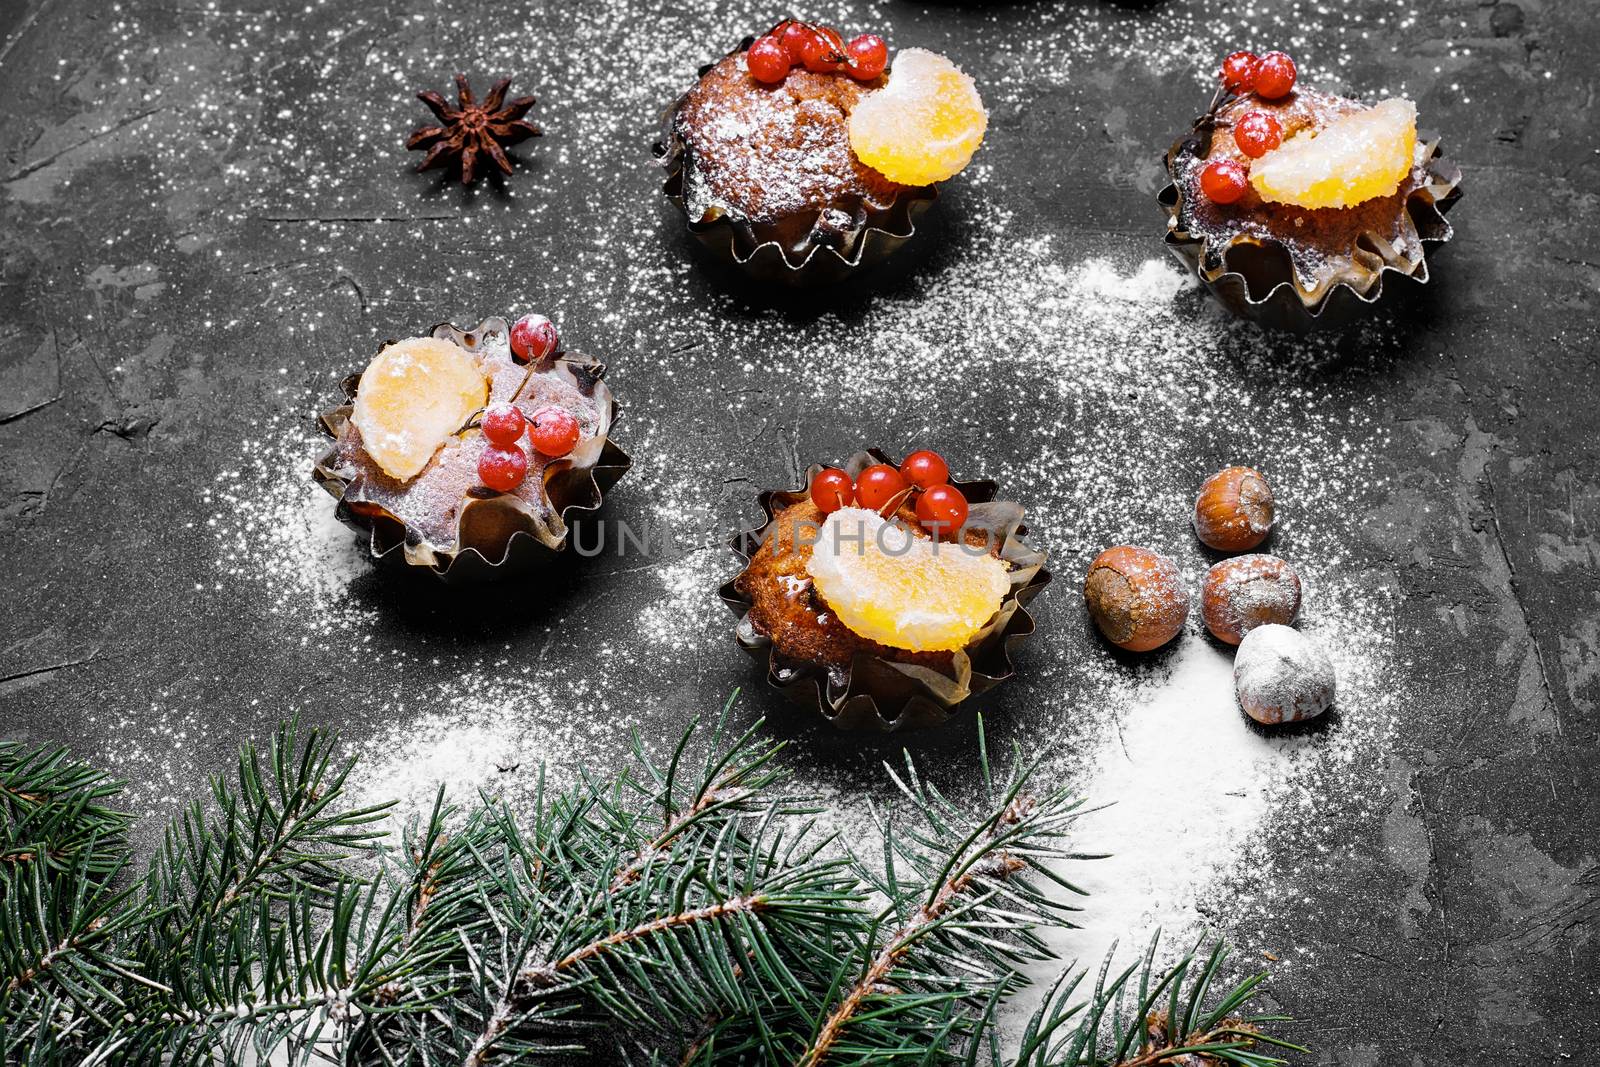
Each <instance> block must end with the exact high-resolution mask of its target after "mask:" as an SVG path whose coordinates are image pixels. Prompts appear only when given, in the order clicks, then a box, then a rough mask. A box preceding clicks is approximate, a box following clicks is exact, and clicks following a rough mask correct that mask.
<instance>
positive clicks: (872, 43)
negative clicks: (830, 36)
mask: <svg viewBox="0 0 1600 1067" xmlns="http://www.w3.org/2000/svg"><path fill="white" fill-rule="evenodd" d="M844 53H845V55H847V56H849V57H850V77H852V78H854V79H855V80H856V81H858V82H869V81H871V80H872V79H874V78H876V77H877V76H878V75H880V74H882V73H883V68H884V67H887V66H888V65H889V46H888V45H887V44H885V43H884V41H883V38H882V37H879V36H878V35H877V34H875V33H863V34H862V35H861V36H860V37H857V38H856V39H855V40H853V41H851V42H850V43H849V44H848V45H846V46H845V49H844Z"/></svg>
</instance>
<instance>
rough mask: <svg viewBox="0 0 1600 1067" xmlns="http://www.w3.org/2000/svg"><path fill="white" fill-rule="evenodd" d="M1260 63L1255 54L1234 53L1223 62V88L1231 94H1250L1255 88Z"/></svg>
mask: <svg viewBox="0 0 1600 1067" xmlns="http://www.w3.org/2000/svg"><path fill="white" fill-rule="evenodd" d="M1260 62H1261V60H1260V58H1259V57H1257V55H1256V54H1255V53H1254V52H1235V53H1233V55H1231V56H1229V57H1228V58H1227V59H1224V60H1223V61H1222V87H1223V88H1224V89H1226V90H1228V92H1230V93H1248V92H1249V91H1250V90H1251V89H1252V88H1254V87H1255V83H1256V67H1257V65H1259V64H1260Z"/></svg>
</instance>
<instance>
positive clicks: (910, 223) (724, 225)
mask: <svg viewBox="0 0 1600 1067" xmlns="http://www.w3.org/2000/svg"><path fill="white" fill-rule="evenodd" d="M754 41H755V38H754V37H746V38H745V39H744V40H742V41H740V42H739V44H738V46H737V47H735V48H734V49H733V50H731V51H730V52H728V53H727V54H726V55H724V56H722V57H721V59H718V60H716V61H715V62H711V63H707V64H705V65H704V66H702V67H701V68H700V69H699V70H698V71H696V72H695V80H696V81H697V82H698V81H699V80H700V79H701V78H704V77H705V76H706V74H707V73H709V72H710V71H711V69H712V68H713V67H715V66H716V65H717V63H719V62H721V61H722V59H726V58H728V56H734V55H738V54H739V53H740V52H743V51H744V50H745V49H747V48H749V47H750V45H751V44H752V43H753V42H754ZM687 96H688V92H687V91H685V92H684V93H683V94H681V95H680V96H679V97H678V98H677V99H676V100H674V101H673V102H672V106H670V107H669V108H667V110H666V111H665V112H664V113H663V114H662V116H661V132H660V135H659V138H658V139H657V141H656V143H655V145H654V146H652V150H653V151H654V153H655V156H656V162H657V163H659V164H660V165H661V167H662V168H663V169H664V170H665V171H666V172H667V179H666V182H665V183H664V184H663V185H662V187H661V191H662V192H664V193H665V194H666V195H667V198H668V199H669V200H671V201H672V202H673V203H674V204H676V205H678V209H679V210H680V211H682V212H683V214H684V217H685V218H686V219H688V224H687V225H688V230H689V235H690V236H691V237H693V238H694V239H695V240H696V241H697V242H698V243H699V244H700V245H701V247H702V248H704V249H705V250H706V252H707V254H708V255H709V256H710V257H711V259H712V260H713V261H714V262H716V263H718V264H721V265H723V266H726V267H730V268H732V269H734V270H736V271H739V272H740V273H743V274H745V275H748V276H749V277H751V278H753V279H755V280H756V281H760V282H766V283H772V284H777V285H785V286H793V287H796V288H811V287H815V286H822V285H832V284H835V283H837V282H841V281H844V280H845V279H847V278H850V277H852V276H853V275H855V274H856V273H857V272H859V271H863V270H869V269H871V268H873V267H876V266H878V265H880V264H882V263H884V262H887V261H888V259H889V258H890V257H891V256H893V255H894V254H895V253H896V252H898V251H899V250H900V249H901V248H903V247H904V246H905V244H906V242H908V241H910V240H911V238H912V237H914V236H916V232H917V225H916V224H917V220H918V219H920V218H921V217H922V215H923V213H925V212H926V211H927V210H928V208H930V207H932V206H933V203H934V201H936V200H938V199H939V190H938V188H937V187H936V186H932V185H923V186H917V187H912V188H907V189H906V190H905V191H903V192H902V193H901V194H900V195H899V196H897V197H895V199H894V202H893V203H891V204H890V205H889V206H888V207H886V208H882V209H876V210H872V209H869V210H866V211H865V212H863V214H864V218H863V219H857V220H856V224H855V225H853V226H850V227H847V228H845V229H843V230H841V231H840V232H839V233H838V234H836V235H835V237H834V238H833V240H831V241H828V242H824V241H821V240H818V239H816V235H815V231H814V230H813V229H812V228H811V227H810V226H809V225H808V226H803V227H800V228H799V231H800V232H799V233H795V232H794V231H795V229H796V228H795V227H794V226H793V225H792V224H791V225H785V224H784V221H780V222H772V223H769V222H751V221H749V220H747V219H744V218H741V217H739V216H738V215H735V214H732V213H729V212H725V211H721V210H718V209H717V208H715V207H713V208H710V209H708V210H707V211H705V212H704V213H703V214H702V215H701V217H700V218H693V217H691V216H690V213H689V204H688V200H687V198H686V197H685V196H684V190H683V186H684V180H683V172H684V161H685V157H686V155H687V154H688V151H689V148H688V146H687V145H686V144H684V142H683V138H681V137H679V136H678V133H677V129H676V122H675V120H676V118H677V114H678V109H679V108H680V107H682V106H683V102H684V100H685V99H686V98H687Z"/></svg>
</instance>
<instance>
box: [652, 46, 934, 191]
mask: <svg viewBox="0 0 1600 1067" xmlns="http://www.w3.org/2000/svg"><path fill="white" fill-rule="evenodd" d="M882 83H883V82H882V79H881V78H880V79H879V80H878V81H875V82H869V83H865V84H863V83H860V82H857V81H855V80H854V79H852V78H850V77H848V76H847V75H843V74H816V73H813V72H812V71H809V70H805V69H804V68H800V67H796V68H795V69H794V70H791V71H790V72H789V75H788V77H786V78H784V80H783V81H782V82H780V83H779V84H777V85H763V84H761V83H760V82H757V81H756V80H755V79H754V78H752V77H751V76H750V74H749V72H748V71H747V70H746V69H745V60H744V53H743V52H736V53H734V54H733V55H731V56H728V57H726V58H725V59H723V60H722V61H721V62H720V63H718V64H716V66H714V67H712V68H711V70H709V71H707V72H706V74H705V76H704V77H702V78H701V79H700V81H699V83H698V84H696V85H695V86H694V88H692V89H690V90H689V92H688V94H687V96H686V97H685V98H684V100H683V102H682V103H681V104H680V105H679V107H678V111H677V114H676V117H675V118H674V119H673V122H674V124H675V127H676V130H677V133H678V136H679V137H681V138H682V139H683V142H684V145H685V147H686V150H687V151H686V158H685V161H684V197H685V200H686V202H687V206H688V208H689V215H690V217H691V218H696V219H698V218H701V217H702V216H703V215H704V213H705V211H706V210H707V209H708V208H710V207H715V206H720V207H722V208H724V209H725V210H729V211H731V212H732V213H733V214H735V215H737V216H740V217H742V218H745V219H748V220H749V221H751V222H774V221H778V220H780V219H783V218H786V217H789V216H791V215H795V214H797V213H801V212H821V211H824V210H827V209H836V210H842V211H846V212H849V213H851V214H854V213H855V210H856V208H857V207H858V206H860V205H862V204H863V203H864V204H866V205H868V206H871V207H876V208H883V207H887V206H888V205H890V204H891V203H893V202H894V199H895V198H896V197H897V196H898V195H899V194H900V192H901V191H902V190H903V189H904V188H905V187H904V186H902V185H899V184H897V183H895V182H892V181H890V180H889V179H888V178H885V177H884V176H883V175H881V174H879V173H878V172H877V171H875V170H873V169H872V168H870V167H868V166H867V165H865V164H864V163H862V162H861V161H860V160H859V159H857V158H856V156H855V153H854V152H852V151H851V150H850V131H849V126H850V123H849V119H850V111H851V109H852V108H854V107H855V105H856V101H858V100H860V99H861V97H862V95H863V94H865V93H868V92H871V91H873V89H874V88H876V87H878V86H881V85H882Z"/></svg>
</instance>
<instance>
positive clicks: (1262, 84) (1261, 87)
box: [1254, 52, 1299, 100]
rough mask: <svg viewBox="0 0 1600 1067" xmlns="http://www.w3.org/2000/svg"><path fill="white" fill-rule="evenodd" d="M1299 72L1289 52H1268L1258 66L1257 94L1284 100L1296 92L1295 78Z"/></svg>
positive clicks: (1263, 97)
mask: <svg viewBox="0 0 1600 1067" xmlns="http://www.w3.org/2000/svg"><path fill="white" fill-rule="evenodd" d="M1298 74H1299V71H1297V70H1295V66H1294V60H1292V59H1290V58H1289V56H1288V54H1287V53H1284V52H1268V53H1267V54H1266V55H1264V56H1262V57H1261V62H1260V63H1259V64H1258V65H1257V66H1256V80H1255V85H1254V88H1255V91H1256V95H1257V96H1259V97H1260V98H1261V99H1263V100H1282V99H1283V98H1284V97H1286V96H1288V95H1289V94H1290V93H1292V92H1294V79H1295V77H1296V76H1297V75H1298Z"/></svg>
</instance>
